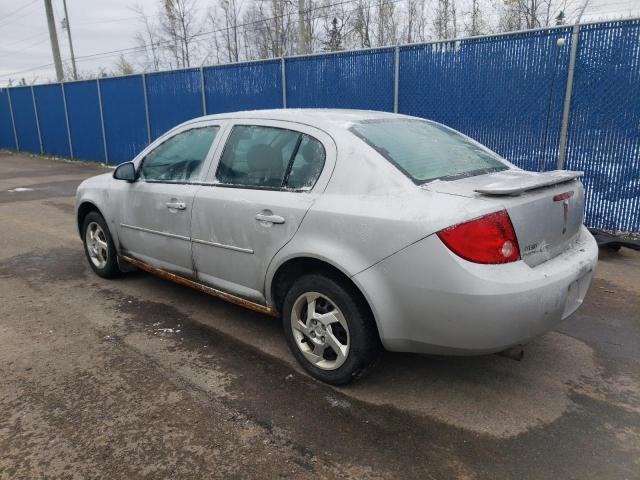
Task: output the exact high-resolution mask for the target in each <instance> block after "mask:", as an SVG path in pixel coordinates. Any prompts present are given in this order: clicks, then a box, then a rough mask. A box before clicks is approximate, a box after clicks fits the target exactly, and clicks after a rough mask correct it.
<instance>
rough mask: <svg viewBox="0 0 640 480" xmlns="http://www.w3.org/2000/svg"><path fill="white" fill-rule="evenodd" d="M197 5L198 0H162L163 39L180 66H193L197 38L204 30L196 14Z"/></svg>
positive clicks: (161, 22) (161, 23) (161, 21)
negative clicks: (192, 59)
mask: <svg viewBox="0 0 640 480" xmlns="http://www.w3.org/2000/svg"><path fill="white" fill-rule="evenodd" d="M196 5H197V0H162V13H163V15H162V16H161V19H160V25H161V27H162V33H163V36H164V39H163V40H164V44H165V45H166V48H167V49H168V50H169V51H170V52H171V54H172V56H173V58H174V60H175V63H176V65H175V66H176V67H178V68H184V67H190V66H191V57H192V56H193V54H194V49H195V48H196V45H195V44H196V38H197V36H198V35H199V34H200V33H201V31H202V25H201V22H198V21H197V19H196V15H195V10H196Z"/></svg>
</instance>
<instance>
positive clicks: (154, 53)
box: [131, 4, 162, 71]
mask: <svg viewBox="0 0 640 480" xmlns="http://www.w3.org/2000/svg"><path fill="white" fill-rule="evenodd" d="M131 10H132V11H133V12H134V13H135V14H136V15H137V16H138V21H139V22H140V23H141V26H142V30H139V31H138V32H136V34H135V37H134V41H135V43H136V46H137V47H138V48H139V50H138V52H139V53H138V57H139V58H140V59H141V63H142V65H141V66H142V69H143V70H145V71H146V70H153V71H158V70H159V69H160V64H161V53H162V48H161V43H160V41H161V37H160V32H159V28H158V24H157V22H156V21H154V20H153V17H150V16H148V15H147V14H146V13H145V11H144V8H143V7H142V5H139V4H138V5H134V6H133V7H131Z"/></svg>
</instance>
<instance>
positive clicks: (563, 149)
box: [556, 25, 580, 170]
mask: <svg viewBox="0 0 640 480" xmlns="http://www.w3.org/2000/svg"><path fill="white" fill-rule="evenodd" d="M579 41H580V25H574V26H573V31H572V32H571V52H570V53H569V69H568V71H567V88H566V90H565V92H564V104H563V106H562V123H561V125H560V145H559V146H558V161H557V163H556V168H557V169H558V170H562V169H563V168H564V161H565V158H566V156H567V141H568V136H569V117H570V115H571V95H572V94H573V75H574V74H575V70H576V56H577V54H578V42H579Z"/></svg>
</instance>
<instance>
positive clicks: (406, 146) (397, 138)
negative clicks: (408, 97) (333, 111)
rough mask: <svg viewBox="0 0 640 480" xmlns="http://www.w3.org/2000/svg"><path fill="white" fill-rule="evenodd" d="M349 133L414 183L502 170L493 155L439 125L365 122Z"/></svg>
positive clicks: (419, 121) (413, 121) (500, 162)
mask: <svg viewBox="0 0 640 480" xmlns="http://www.w3.org/2000/svg"><path fill="white" fill-rule="evenodd" d="M350 130H351V131H352V132H353V133H355V134H356V135H357V136H358V137H360V138H361V139H362V140H364V141H365V142H367V143H368V144H369V145H371V146H372V147H373V148H375V149H376V150H377V151H378V153H380V154H381V155H382V156H383V157H385V158H386V159H387V160H389V161H390V162H391V163H393V164H394V165H396V166H397V167H398V168H399V169H400V170H402V172H404V173H405V175H407V176H409V177H410V178H411V179H412V180H413V181H414V182H415V183H417V184H422V183H426V182H429V181H431V180H436V179H442V180H455V179H457V178H462V177H472V176H474V175H482V174H483V173H489V172H496V171H499V170H506V169H508V168H509V167H508V166H506V165H505V164H504V163H502V161H500V157H498V155H497V154H495V153H493V152H491V151H490V150H488V149H485V148H483V147H481V146H480V145H478V144H476V143H474V142H472V141H471V140H469V139H468V138H466V137H465V136H464V135H461V134H460V133H458V132H456V131H455V130H451V129H449V128H447V127H444V126H442V125H438V124H436V123H431V122H427V121H422V120H410V119H392V120H367V121H364V122H361V123H357V124H355V125H353V126H352V127H351V128H350Z"/></svg>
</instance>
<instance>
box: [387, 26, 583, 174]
mask: <svg viewBox="0 0 640 480" xmlns="http://www.w3.org/2000/svg"><path fill="white" fill-rule="evenodd" d="M570 33H571V30H570V29H568V28H566V29H565V28H563V29H557V30H551V31H541V32H531V33H524V34H515V35H507V36H500V37H489V38H482V39H474V40H462V41H457V42H443V43H435V44H430V45H423V46H414V47H403V48H402V49H401V52H400V95H399V111H400V113H406V114H409V115H416V116H419V117H424V118H429V119H432V120H436V121H438V122H442V123H444V124H446V125H448V126H450V127H453V128H455V129H457V130H460V131H462V132H464V133H465V134H467V135H469V136H471V137H473V138H475V139H476V140H478V141H479V142H481V143H484V144H485V145H487V146H489V147H490V148H492V149H493V150H495V151H496V152H498V153H499V154H501V155H502V156H504V157H505V158H507V159H508V160H510V161H511V162H513V163H515V164H516V165H518V166H519V167H522V168H526V169H528V170H539V169H541V168H544V169H553V168H555V159H556V157H557V152H558V144H559V131H560V122H561V119H562V105H563V100H564V93H565V87H566V79H567V69H568V62H569V54H570V50H571V34H570ZM560 38H563V39H565V41H566V44H565V45H564V46H558V44H557V41H558V39H560Z"/></svg>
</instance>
